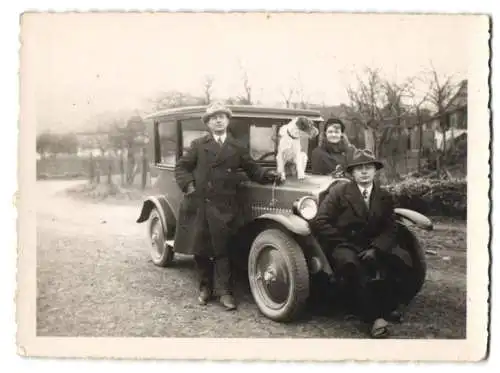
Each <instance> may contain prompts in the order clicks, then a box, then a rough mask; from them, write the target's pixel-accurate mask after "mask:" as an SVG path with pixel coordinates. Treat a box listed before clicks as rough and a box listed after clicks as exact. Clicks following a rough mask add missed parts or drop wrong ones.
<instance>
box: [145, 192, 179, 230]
mask: <svg viewBox="0 0 500 373" xmlns="http://www.w3.org/2000/svg"><path fill="white" fill-rule="evenodd" d="M154 208H156V209H157V210H158V213H159V214H160V218H161V222H162V225H163V227H166V233H167V237H166V238H167V239H173V238H174V237H175V227H176V225H177V224H176V223H177V219H176V218H175V215H174V211H173V209H172V206H171V205H170V203H169V202H168V200H167V199H166V198H165V197H164V196H151V197H148V198H147V199H146V200H145V201H144V202H143V204H142V209H141V213H140V216H139V218H138V219H137V221H136V222H137V223H142V222H145V221H147V220H148V219H149V215H150V214H151V211H153V209H154Z"/></svg>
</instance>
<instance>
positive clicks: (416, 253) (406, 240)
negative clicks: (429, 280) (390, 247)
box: [398, 224, 427, 297]
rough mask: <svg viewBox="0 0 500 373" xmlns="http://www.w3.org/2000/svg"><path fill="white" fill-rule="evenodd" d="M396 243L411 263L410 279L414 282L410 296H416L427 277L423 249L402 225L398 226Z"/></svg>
mask: <svg viewBox="0 0 500 373" xmlns="http://www.w3.org/2000/svg"><path fill="white" fill-rule="evenodd" d="M398 242H399V245H400V246H402V247H403V248H404V249H406V250H407V251H408V252H409V254H410V256H411V259H412V261H413V274H412V277H413V279H414V281H415V283H414V284H413V287H412V289H411V293H412V294H411V295H413V297H414V296H416V295H417V294H418V293H419V292H420V290H421V289H422V286H423V285H424V282H425V279H426V276H427V260H426V257H425V252H424V248H423V247H422V245H421V244H420V242H419V240H418V239H417V237H416V236H415V235H414V234H413V233H412V232H411V231H410V230H409V229H408V228H407V227H406V226H404V224H398Z"/></svg>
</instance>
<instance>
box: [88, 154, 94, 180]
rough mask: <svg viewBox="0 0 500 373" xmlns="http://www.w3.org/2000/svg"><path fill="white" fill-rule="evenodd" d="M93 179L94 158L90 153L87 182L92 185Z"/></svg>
mask: <svg viewBox="0 0 500 373" xmlns="http://www.w3.org/2000/svg"><path fill="white" fill-rule="evenodd" d="M94 177H95V164H94V156H93V155H92V153H90V158H89V181H90V183H91V184H92V183H93V182H94Z"/></svg>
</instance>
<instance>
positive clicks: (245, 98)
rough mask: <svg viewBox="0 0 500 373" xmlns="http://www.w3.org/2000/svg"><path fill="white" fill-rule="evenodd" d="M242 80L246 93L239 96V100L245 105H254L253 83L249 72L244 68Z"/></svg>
mask: <svg viewBox="0 0 500 373" xmlns="http://www.w3.org/2000/svg"><path fill="white" fill-rule="evenodd" d="M242 71H243V72H242V82H243V91H244V94H243V95H241V96H238V101H239V102H240V103H242V104H244V105H252V85H251V84H250V80H249V78H248V73H247V71H246V70H245V69H243V68H242Z"/></svg>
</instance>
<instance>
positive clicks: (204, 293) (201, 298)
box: [198, 287, 212, 306]
mask: <svg viewBox="0 0 500 373" xmlns="http://www.w3.org/2000/svg"><path fill="white" fill-rule="evenodd" d="M211 296H212V291H211V290H210V289H209V288H206V287H204V288H202V289H201V290H200V294H199V295H198V302H199V303H200V304H201V305H203V306H204V305H206V304H207V303H208V301H209V300H210V298H211Z"/></svg>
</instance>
